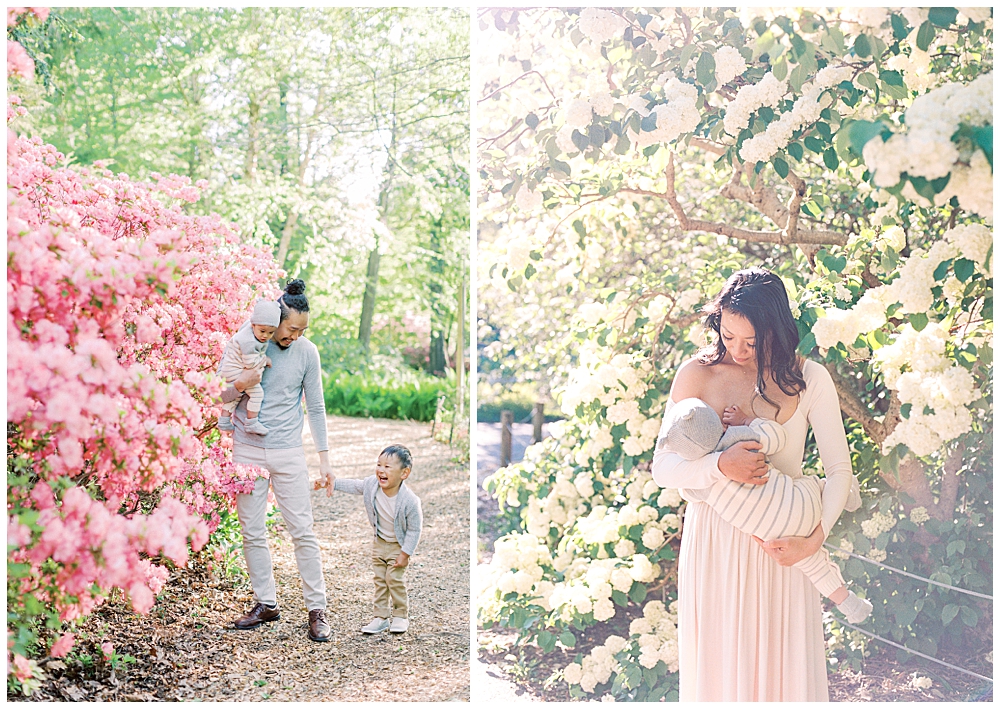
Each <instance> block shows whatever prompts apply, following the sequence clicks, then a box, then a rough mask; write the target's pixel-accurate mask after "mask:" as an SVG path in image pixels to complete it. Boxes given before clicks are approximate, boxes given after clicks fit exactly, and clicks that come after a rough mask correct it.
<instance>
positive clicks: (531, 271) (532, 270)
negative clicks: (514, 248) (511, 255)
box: [524, 263, 538, 281]
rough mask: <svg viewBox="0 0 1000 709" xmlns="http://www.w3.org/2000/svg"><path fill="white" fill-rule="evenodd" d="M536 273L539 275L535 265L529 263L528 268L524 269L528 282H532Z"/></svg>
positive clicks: (525, 278)
mask: <svg viewBox="0 0 1000 709" xmlns="http://www.w3.org/2000/svg"><path fill="white" fill-rule="evenodd" d="M536 273H538V269H536V268H535V265H534V264H532V263H529V264H528V265H527V266H525V267H524V280H526V281H529V280H531V277H532V276H534V275H535V274H536Z"/></svg>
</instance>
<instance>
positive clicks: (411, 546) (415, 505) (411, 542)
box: [333, 475, 424, 556]
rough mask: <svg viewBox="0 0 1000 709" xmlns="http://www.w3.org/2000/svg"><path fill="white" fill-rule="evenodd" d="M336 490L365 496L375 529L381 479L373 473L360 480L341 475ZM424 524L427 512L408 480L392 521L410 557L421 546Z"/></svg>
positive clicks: (397, 496)
mask: <svg viewBox="0 0 1000 709" xmlns="http://www.w3.org/2000/svg"><path fill="white" fill-rule="evenodd" d="M333 489H334V490H339V491H340V492H349V493H351V494H352V495H361V496H362V497H363V499H364V501H365V511H366V512H367V513H368V521H369V522H371V525H372V529H373V530H374V529H375V491H376V490H378V478H377V477H375V476H374V475H369V476H368V477H367V478H364V479H362V480H357V479H355V478H337V480H336V481H335V482H334V484H333ZM423 524H424V514H423V512H422V511H421V509H420V498H419V497H417V496H416V495H415V494H414V493H413V492H412V491H411V490H410V488H408V487H407V486H406V481H405V480H404V481H403V482H401V483H400V484H399V492H397V493H396V519H394V520H393V522H392V529H393V531H394V532H395V534H396V541H397V542H399V546H400V547H401V548H402V550H403V551H404V552H406V554H407V555H408V556H413V552H414V551H416V549H417V542H419V541H420V529H421V527H423Z"/></svg>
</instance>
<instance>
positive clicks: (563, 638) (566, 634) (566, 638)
mask: <svg viewBox="0 0 1000 709" xmlns="http://www.w3.org/2000/svg"><path fill="white" fill-rule="evenodd" d="M559 642H561V643H562V644H563V645H565V646H566V647H576V636H575V635H573V633H571V632H570V631H569V630H564V631H563V632H562V633H561V634H560V635H559Z"/></svg>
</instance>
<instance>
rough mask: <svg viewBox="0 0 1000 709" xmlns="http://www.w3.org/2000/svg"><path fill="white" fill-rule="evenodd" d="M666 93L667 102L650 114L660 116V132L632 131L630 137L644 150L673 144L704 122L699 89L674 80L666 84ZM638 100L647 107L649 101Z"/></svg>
mask: <svg viewBox="0 0 1000 709" xmlns="http://www.w3.org/2000/svg"><path fill="white" fill-rule="evenodd" d="M663 94H664V98H665V99H666V101H667V102H666V103H659V104H657V105H656V106H654V107H653V109H652V110H651V111H649V113H653V114H655V115H656V129H655V130H652V131H641V132H640V133H638V134H636V133H635V132H633V131H632V130H631V129H629V136H630V137H631V139H632V141H633V142H634V144H635V145H636V146H637V147H638V148H640V149H641V148H645V147H647V146H650V145H653V144H656V143H670V142H672V141H674V140H676V139H677V137H678V136H680V135H681V134H682V133H690V132H691V131H693V130H694V129H695V128H697V127H698V122H699V121H700V120H701V114H700V113H699V112H698V104H697V102H698V89H696V88H695V87H694V86H692V85H691V84H686V83H684V82H683V81H679V80H678V79H677V78H672V79H670V80H669V81H667V83H666V84H665V85H664V87H663ZM638 98H639V100H640V101H642V102H643V107H644V106H645V100H644V99H642V97H641V96H640V97H638ZM636 103H637V102H636Z"/></svg>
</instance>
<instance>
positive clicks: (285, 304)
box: [222, 279, 334, 642]
mask: <svg viewBox="0 0 1000 709" xmlns="http://www.w3.org/2000/svg"><path fill="white" fill-rule="evenodd" d="M278 305H279V306H280V307H281V320H280V322H279V324H278V329H277V330H276V331H275V333H274V336H273V337H272V338H271V343H270V345H268V349H267V355H268V357H270V359H271V365H270V368H268V369H265V370H264V371H263V372H262V371H261V370H245V371H244V373H243V374H242V375H241V376H240V377H239V378H237V379H236V381H235V382H234V383H233V386H231V387H229V388H228V389H226V390H225V391H223V393H222V400H223V402H229V401H235V400H236V399H240V398H242V397H243V394H242V392H244V391H245V390H246V389H247V388H249V387H251V386H253V385H254V384H256V383H258V382H260V385H261V387H262V388H263V389H264V403H263V406H262V408H261V410H260V413H259V414H258V415H257V418H258V419H259V420H260V422H261V423H262V424H264V426H266V428H267V431H268V432H267V435H265V436H259V435H253V434H251V433H248V432H247V431H246V425H247V410H246V401H245V400H242V401H240V403H239V405H238V406H237V407H236V410H235V411H234V412H233V415H232V422H233V425H234V426H235V428H236V431H235V432H234V434H233V460H234V461H235V462H237V463H242V464H245V465H256V466H258V467H261V468H266V469H267V470H268V472H269V474H270V480H268V479H266V478H258V479H257V483H256V485H255V486H254V491H253V493H251V494H249V495H238V496H237V499H236V507H237V511H238V513H239V520H240V529H241V530H242V532H243V556H244V558H245V559H246V563H247V571H248V573H249V575H250V584H251V585H252V586H253V593H254V606H253V608H252V609H250V611H249V612H247V613H246V614H245V615H243V616H241V617H240V618H237V619H236V621H235V622H234V625H235V626H236V627H237V628H239V629H241V630H248V629H251V628H256V627H257V626H259V625H261V624H263V623H267V622H270V621H274V620H278V619H279V618H280V617H281V614H280V611H279V610H278V601H277V592H276V589H275V583H274V569H273V566H272V563H271V553H270V550H269V549H268V545H267V528H266V519H267V493H268V488H269V487H270V488H271V489H273V490H274V498H275V500H276V501H277V503H278V508H279V509H280V510H281V516H282V518H283V519H284V520H285V527H286V528H287V529H288V531H289V533H290V534H291V536H292V540H293V542H294V545H295V560H296V562H297V563H298V567H299V575H300V576H301V577H302V595H303V596H304V598H305V602H306V608H307V609H308V611H309V632H308V635H309V639H310V640H315V641H317V642H326V641H327V640H329V639H330V634H331V631H330V626H329V624H328V623H327V622H326V618H325V614H326V585H325V583H324V581H323V566H322V562H321V560H320V552H319V543H318V542H317V541H316V535H315V534H314V533H313V515H312V503H311V501H310V498H309V495H310V488H309V471H308V469H307V467H306V456H305V451H304V450H303V448H302V421H303V418H305V417H304V415H303V413H302V397H303V396H305V400H306V411H307V412H308V417H309V429H310V431H312V437H313V440H314V441H315V442H316V450H317V452H318V453H319V467H320V475H321V477H322V478H323V479H325V480H328V481H329V483H330V486H331V487H332V486H333V481H334V477H333V471H332V470H331V468H330V458H329V446H328V445H327V436H326V405H325V403H324V401H323V385H322V381H321V378H320V362H319V352H318V350H317V349H316V345H314V344H313V343H312V342H310V341H309V340H307V339H306V338H305V337H303V336H302V335H303V333H304V332H305V330H306V328H307V327H308V326H309V301H308V300H307V299H306V295H305V283H304V282H303V281H301V280H299V279H294V280H290V281H288V283H287V285H286V286H285V292H284V293H282V295H281V297H280V298H278ZM243 327H248V325H246V324H245V325H244V326H243Z"/></svg>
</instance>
